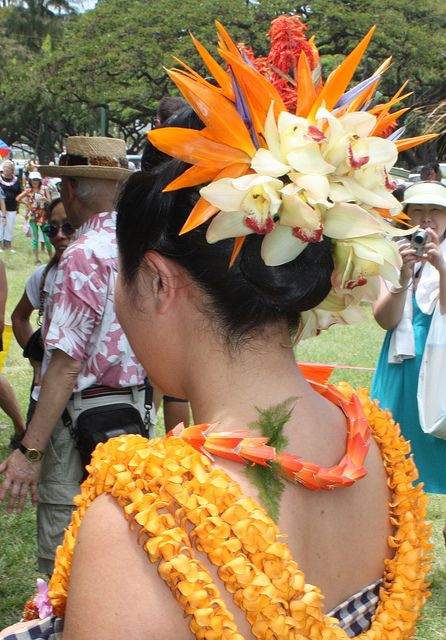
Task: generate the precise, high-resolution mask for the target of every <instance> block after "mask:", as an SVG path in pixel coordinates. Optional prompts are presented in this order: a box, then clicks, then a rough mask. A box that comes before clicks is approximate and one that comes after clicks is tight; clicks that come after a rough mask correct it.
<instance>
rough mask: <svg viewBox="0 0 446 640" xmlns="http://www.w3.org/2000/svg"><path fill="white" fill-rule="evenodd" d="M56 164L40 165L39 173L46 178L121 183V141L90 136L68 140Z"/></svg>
mask: <svg viewBox="0 0 446 640" xmlns="http://www.w3.org/2000/svg"><path fill="white" fill-rule="evenodd" d="M66 148H67V150H66V152H65V153H62V154H61V156H60V158H59V164H56V165H43V166H40V167H39V169H40V171H41V173H42V175H43V176H45V177H48V178H63V177H64V176H67V177H72V178H96V179H101V180H125V178H128V176H129V175H130V174H131V171H130V170H129V169H128V162H127V157H126V147H125V142H124V140H120V139H119V138H103V137H97V138H96V137H93V136H71V137H70V138H67V141H66Z"/></svg>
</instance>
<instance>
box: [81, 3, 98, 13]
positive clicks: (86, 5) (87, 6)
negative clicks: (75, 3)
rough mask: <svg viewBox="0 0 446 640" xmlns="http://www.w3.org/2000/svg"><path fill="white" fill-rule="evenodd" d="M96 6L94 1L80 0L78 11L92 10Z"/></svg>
mask: <svg viewBox="0 0 446 640" xmlns="http://www.w3.org/2000/svg"><path fill="white" fill-rule="evenodd" d="M95 5H96V0H82V5H81V7H80V11H87V9H93V8H94V6H95Z"/></svg>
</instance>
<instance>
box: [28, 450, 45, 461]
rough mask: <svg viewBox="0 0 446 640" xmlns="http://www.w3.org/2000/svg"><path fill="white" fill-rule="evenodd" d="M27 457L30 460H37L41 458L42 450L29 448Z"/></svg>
mask: <svg viewBox="0 0 446 640" xmlns="http://www.w3.org/2000/svg"><path fill="white" fill-rule="evenodd" d="M26 457H27V458H28V460H29V461H30V462H37V461H38V460H40V459H41V457H42V454H41V452H40V451H37V449H28V451H27V452H26Z"/></svg>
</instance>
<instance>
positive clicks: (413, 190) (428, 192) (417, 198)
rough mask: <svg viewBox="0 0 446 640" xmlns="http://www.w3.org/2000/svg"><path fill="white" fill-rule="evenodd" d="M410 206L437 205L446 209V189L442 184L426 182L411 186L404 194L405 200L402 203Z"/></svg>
mask: <svg viewBox="0 0 446 640" xmlns="http://www.w3.org/2000/svg"><path fill="white" fill-rule="evenodd" d="M401 204H402V205H404V206H407V205H408V204H436V205H438V206H440V207H446V187H445V186H444V185H443V184H441V182H435V181H428V180H426V181H424V182H416V183H415V184H411V185H410V187H407V189H406V190H405V192H404V200H403V202H402V203H401Z"/></svg>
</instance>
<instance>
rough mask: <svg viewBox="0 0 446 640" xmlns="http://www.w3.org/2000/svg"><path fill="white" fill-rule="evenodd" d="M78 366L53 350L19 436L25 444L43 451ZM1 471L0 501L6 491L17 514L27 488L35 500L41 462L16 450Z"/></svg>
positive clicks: (69, 358)
mask: <svg viewBox="0 0 446 640" xmlns="http://www.w3.org/2000/svg"><path fill="white" fill-rule="evenodd" d="M80 369H81V362H79V361H77V360H74V359H73V358H71V357H70V356H69V355H67V354H66V353H64V352H63V351H60V350H58V349H56V350H54V352H53V355H52V358H51V360H50V363H49V366H48V370H47V372H46V374H45V377H44V379H43V381H42V386H41V390H40V396H39V400H38V402H37V406H36V409H35V412H34V414H33V417H32V419H31V422H30V423H29V425H28V428H27V430H26V434H25V436H24V437H23V439H22V444H23V445H24V446H25V447H27V448H28V449H37V451H44V450H45V448H46V446H47V444H48V440H49V439H50V436H51V434H52V432H53V431H54V428H55V426H56V423H57V420H58V419H59V417H60V416H61V415H62V413H63V410H64V409H65V407H66V405H67V403H68V400H69V398H70V396H71V394H72V393H73V388H74V385H75V384H76V380H77V377H78V375H79V372H80ZM0 473H1V474H3V476H4V477H3V483H2V485H1V486H0V502H2V501H3V500H4V499H5V497H6V496H7V495H8V493H9V501H8V511H13V510H14V509H15V510H16V511H17V512H18V513H20V512H21V511H22V510H23V506H24V504H25V499H26V496H27V493H28V491H31V495H32V500H33V504H35V503H36V500H37V482H38V479H39V473H40V462H30V461H29V460H28V459H27V458H26V457H25V455H24V454H23V453H22V452H21V451H19V450H15V451H13V453H12V454H11V455H10V456H9V457H8V458H7V459H6V460H4V462H3V463H2V464H0Z"/></svg>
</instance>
